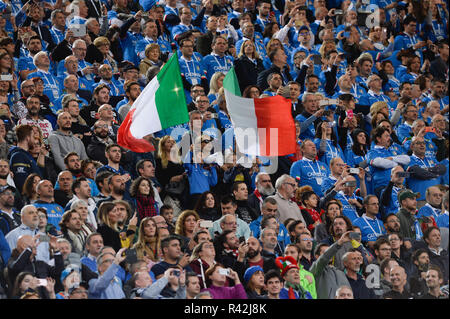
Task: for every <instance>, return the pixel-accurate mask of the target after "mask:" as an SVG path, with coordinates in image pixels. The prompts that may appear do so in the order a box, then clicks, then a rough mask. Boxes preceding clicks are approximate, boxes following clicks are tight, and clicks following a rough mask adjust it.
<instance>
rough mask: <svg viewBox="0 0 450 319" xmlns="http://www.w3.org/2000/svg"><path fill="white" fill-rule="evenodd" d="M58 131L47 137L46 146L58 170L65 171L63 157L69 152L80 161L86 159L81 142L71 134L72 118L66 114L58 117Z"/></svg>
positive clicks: (63, 113)
mask: <svg viewBox="0 0 450 319" xmlns="http://www.w3.org/2000/svg"><path fill="white" fill-rule="evenodd" d="M57 124H58V130H56V131H53V132H52V133H51V134H50V136H49V137H48V144H49V146H50V150H51V152H52V154H53V157H54V159H55V163H56V165H57V166H58V167H59V169H60V170H65V169H66V165H65V164H64V157H65V156H66V155H67V154H68V153H69V152H76V153H77V154H79V156H80V159H82V160H84V159H88V156H87V154H86V149H85V147H84V144H83V142H82V141H81V140H80V139H79V138H78V137H76V136H74V135H73V134H72V131H71V127H72V116H71V115H70V114H69V113H68V112H62V113H60V114H59V115H58V120H57Z"/></svg>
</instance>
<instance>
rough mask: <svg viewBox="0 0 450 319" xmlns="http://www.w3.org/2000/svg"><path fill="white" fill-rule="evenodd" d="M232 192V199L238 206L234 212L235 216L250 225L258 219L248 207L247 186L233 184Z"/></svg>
mask: <svg viewBox="0 0 450 319" xmlns="http://www.w3.org/2000/svg"><path fill="white" fill-rule="evenodd" d="M232 192H233V197H234V199H235V200H236V203H237V205H238V208H237V210H236V214H237V216H238V217H239V218H240V219H242V220H243V221H245V222H246V223H247V224H250V223H251V222H252V221H254V220H255V219H256V218H258V215H257V214H256V212H255V211H254V210H253V209H252V208H251V207H250V206H249V205H248V201H247V200H248V189H247V185H246V184H245V183H244V182H235V183H234V184H233V189H232Z"/></svg>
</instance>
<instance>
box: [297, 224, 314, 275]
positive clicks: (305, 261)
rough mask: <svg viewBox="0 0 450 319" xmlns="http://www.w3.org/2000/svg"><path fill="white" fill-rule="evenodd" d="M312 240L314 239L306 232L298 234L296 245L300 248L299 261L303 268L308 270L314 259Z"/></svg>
mask: <svg viewBox="0 0 450 319" xmlns="http://www.w3.org/2000/svg"><path fill="white" fill-rule="evenodd" d="M313 241H314V239H313V238H312V237H311V235H310V234H308V233H302V234H300V236H298V240H297V243H296V245H297V247H298V248H299V249H300V252H301V257H300V258H299V262H300V264H301V265H303V268H305V269H306V270H308V271H309V268H311V266H312V264H313V262H314V261H316V259H315V258H314V254H313V253H312V250H313Z"/></svg>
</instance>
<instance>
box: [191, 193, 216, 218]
mask: <svg viewBox="0 0 450 319" xmlns="http://www.w3.org/2000/svg"><path fill="white" fill-rule="evenodd" d="M194 210H195V211H196V212H197V214H198V215H199V216H200V218H201V219H204V220H211V221H216V220H218V219H219V218H220V217H222V214H221V213H220V211H219V209H218V202H217V200H216V196H215V195H214V193H213V192H210V191H206V192H204V193H203V194H202V195H201V196H200V198H199V199H198V202H197V204H196V205H195V208H194Z"/></svg>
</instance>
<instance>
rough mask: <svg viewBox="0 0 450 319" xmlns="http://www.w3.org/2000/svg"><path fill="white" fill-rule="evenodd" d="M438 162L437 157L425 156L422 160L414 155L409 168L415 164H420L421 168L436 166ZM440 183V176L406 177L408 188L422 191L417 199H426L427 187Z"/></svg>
mask: <svg viewBox="0 0 450 319" xmlns="http://www.w3.org/2000/svg"><path fill="white" fill-rule="evenodd" d="M437 164H438V162H437V160H436V158H432V157H427V156H425V158H424V159H423V160H421V159H420V158H418V157H417V156H415V155H412V156H411V161H410V163H409V165H408V168H409V167H411V166H415V165H418V166H419V167H421V168H427V167H434V166H436V165H437ZM439 183H440V176H439V177H436V178H433V179H418V178H413V177H410V178H407V179H406V185H408V188H409V189H411V190H412V191H413V192H416V193H417V192H419V193H420V197H419V198H417V200H425V192H426V190H427V188H428V187H430V186H434V185H438V184H439Z"/></svg>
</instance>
